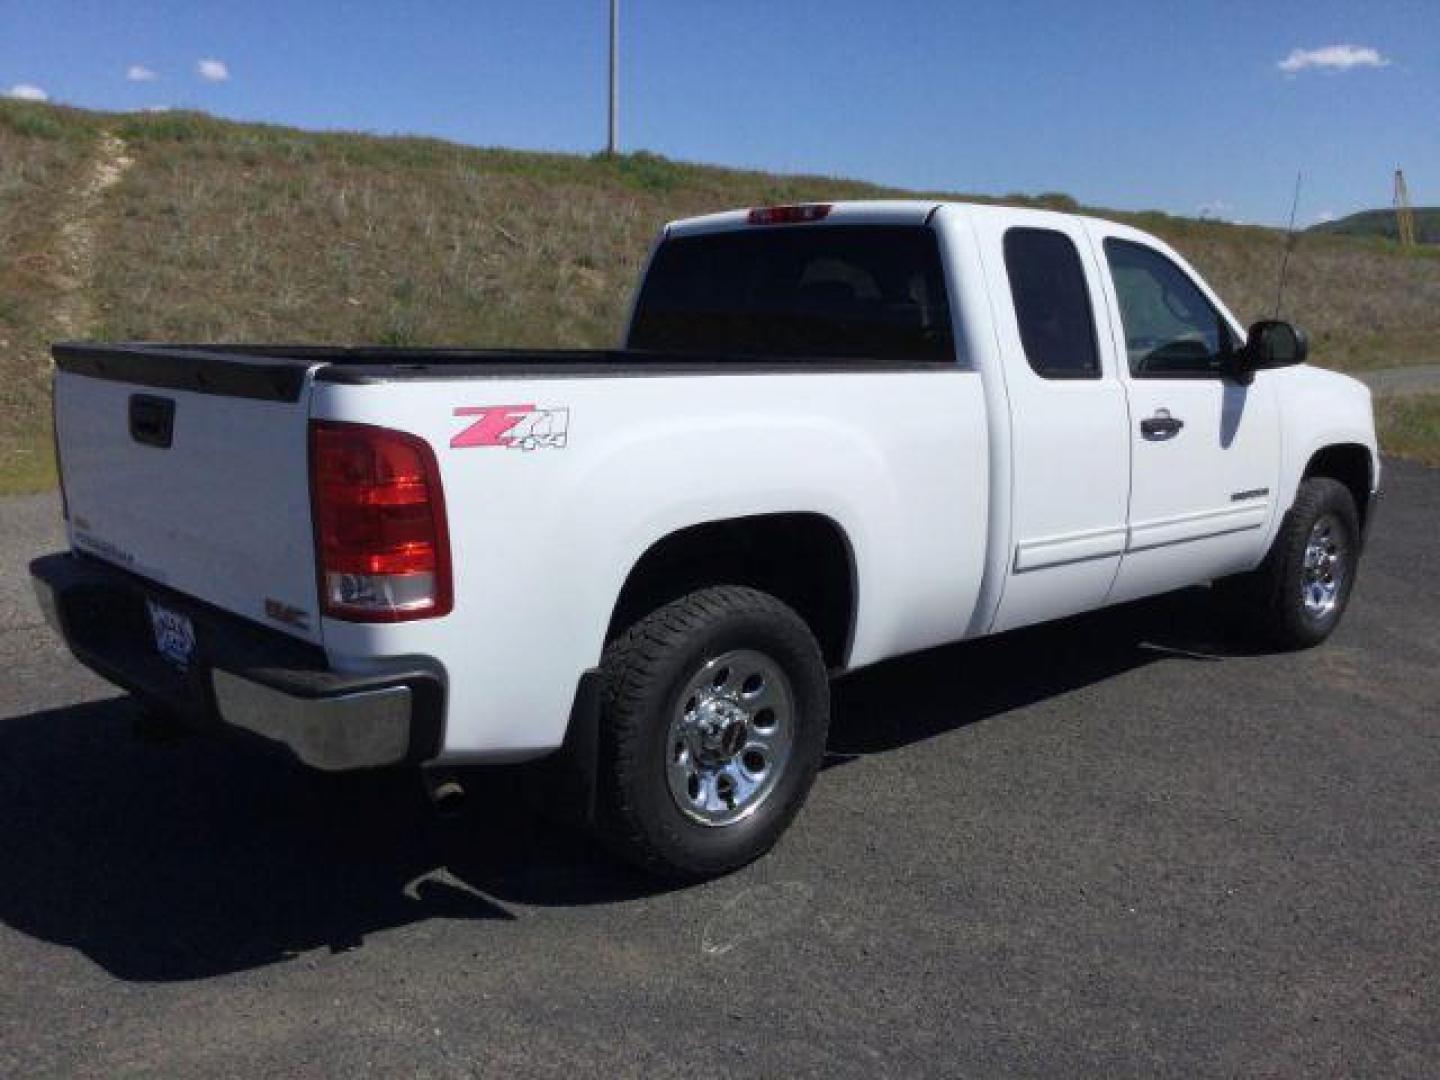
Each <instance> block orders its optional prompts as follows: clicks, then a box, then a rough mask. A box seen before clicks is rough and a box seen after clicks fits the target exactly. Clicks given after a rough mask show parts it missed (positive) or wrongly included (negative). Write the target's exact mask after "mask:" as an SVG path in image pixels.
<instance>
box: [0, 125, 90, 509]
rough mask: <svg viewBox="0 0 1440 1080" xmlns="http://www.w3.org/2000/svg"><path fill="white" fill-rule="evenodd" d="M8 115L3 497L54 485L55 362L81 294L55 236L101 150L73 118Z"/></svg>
mask: <svg viewBox="0 0 1440 1080" xmlns="http://www.w3.org/2000/svg"><path fill="white" fill-rule="evenodd" d="M5 104H6V106H7V107H6V108H5V109H4V110H3V111H0V490H6V489H20V490H25V489H32V488H38V487H45V486H49V485H50V484H53V483H54V463H53V461H52V460H51V454H50V446H49V441H48V440H49V420H50V417H49V404H48V401H49V398H48V391H49V354H48V352H47V349H48V346H49V342H50V339H51V338H52V337H53V336H54V330H55V326H54V316H55V312H56V308H57V305H58V304H59V303H60V301H61V299H62V298H63V296H64V294H65V292H66V290H67V289H68V288H70V287H71V286H72V285H73V282H72V281H71V280H70V279H69V273H68V268H67V267H66V266H64V265H63V263H62V261H61V259H60V256H59V252H58V250H57V246H56V244H55V237H56V235H57V232H58V229H59V227H60V215H61V212H62V209H63V207H64V205H65V197H66V194H67V192H69V191H70V190H71V189H72V188H73V187H74V186H75V184H76V182H77V180H78V177H79V175H80V172H81V170H82V169H83V167H84V165H85V162H86V161H87V160H88V158H89V155H90V151H91V145H92V143H93V141H94V129H93V127H92V126H91V124H90V122H89V120H88V118H87V117H85V116H84V115H83V114H77V113H74V112H73V111H72V110H65V109H53V108H46V107H42V106H32V105H28V104H26V103H20V102H14V103H5Z"/></svg>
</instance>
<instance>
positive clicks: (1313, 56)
mask: <svg viewBox="0 0 1440 1080" xmlns="http://www.w3.org/2000/svg"><path fill="white" fill-rule="evenodd" d="M1275 66H1276V67H1278V68H1279V69H1280V70H1281V71H1283V72H1284V73H1285V74H1286V75H1294V74H1297V73H1298V72H1301V71H1304V70H1305V69H1306V68H1319V69H1321V70H1322V71H1349V70H1350V69H1351V68H1357V67H1368V68H1382V67H1389V66H1390V60H1389V58H1388V57H1384V56H1381V55H1380V50H1379V49H1375V48H1371V47H1370V46H1369V45H1326V46H1324V47H1323V48H1319V49H1295V50H1292V51H1291V53H1290V55H1289V56H1287V57H1286V58H1285V59H1284V60H1281V61H1280V62H1279V63H1278V64H1276V65H1275Z"/></svg>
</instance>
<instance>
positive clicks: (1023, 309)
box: [1005, 229, 1100, 379]
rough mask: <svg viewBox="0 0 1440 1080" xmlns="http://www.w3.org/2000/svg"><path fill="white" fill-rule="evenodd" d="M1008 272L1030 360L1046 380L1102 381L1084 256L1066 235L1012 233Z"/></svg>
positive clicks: (1008, 235)
mask: <svg viewBox="0 0 1440 1080" xmlns="http://www.w3.org/2000/svg"><path fill="white" fill-rule="evenodd" d="M1005 272H1006V273H1007V274H1008V275H1009V277H1010V296H1011V298H1012V299H1013V300H1014V302H1015V319H1016V321H1017V322H1018V323H1019V325H1020V342H1021V344H1022V345H1024V347H1025V358H1026V359H1027V360H1029V361H1030V366H1031V367H1032V368H1034V369H1035V372H1036V374H1039V375H1043V376H1045V378H1047V379H1098V378H1099V377H1100V355H1099V352H1098V350H1097V348H1096V345H1095V317H1094V314H1093V312H1092V311H1091V309H1090V291H1089V289H1087V288H1086V285H1085V268H1084V267H1083V266H1081V265H1080V253H1079V252H1078V251H1076V250H1075V245H1074V244H1073V243H1071V241H1070V238H1069V237H1068V236H1066V235H1065V234H1064V233H1058V232H1055V231H1054V230H1052V229H1011V230H1010V231H1009V232H1007V233H1006V234H1005Z"/></svg>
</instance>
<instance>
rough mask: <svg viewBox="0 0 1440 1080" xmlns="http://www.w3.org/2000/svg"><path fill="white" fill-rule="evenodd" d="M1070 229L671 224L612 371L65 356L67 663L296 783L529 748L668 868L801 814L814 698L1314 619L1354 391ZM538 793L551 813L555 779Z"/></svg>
mask: <svg viewBox="0 0 1440 1080" xmlns="http://www.w3.org/2000/svg"><path fill="white" fill-rule="evenodd" d="M1305 353H1306V346H1305V341H1304V338H1303V337H1302V336H1300V334H1299V333H1298V332H1297V331H1296V330H1294V329H1293V328H1292V327H1291V326H1289V325H1288V324H1285V323H1281V322H1274V321H1266V322H1260V323H1257V324H1256V325H1254V326H1252V327H1250V329H1249V332H1248V334H1247V333H1246V331H1245V330H1244V329H1242V327H1241V326H1240V325H1239V324H1238V323H1237V322H1236V321H1235V319H1234V318H1233V317H1232V316H1231V315H1230V313H1229V312H1228V311H1227V310H1226V308H1225V306H1224V304H1222V303H1221V302H1220V300H1219V298H1218V297H1217V296H1216V295H1215V294H1214V292H1212V291H1211V290H1210V289H1209V288H1208V287H1207V286H1206V284H1205V283H1204V282H1203V281H1202V280H1201V279H1200V277H1199V276H1198V275H1197V274H1196V273H1195V272H1194V271H1193V270H1192V269H1191V268H1190V267H1189V266H1188V265H1187V264H1186V262H1185V260H1184V259H1182V258H1181V257H1180V256H1179V255H1178V254H1176V253H1175V252H1174V251H1172V250H1171V249H1170V248H1168V247H1167V246H1166V245H1164V244H1163V243H1161V242H1159V241H1158V240H1156V239H1154V238H1153V237H1151V236H1148V235H1146V234H1144V233H1141V232H1137V231H1136V230H1134V229H1131V228H1126V227H1124V226H1121V225H1117V224H1112V223H1110V222H1106V221H1100V220H1095V219H1090V218H1083V217H1077V216H1072V215H1067V214H1060V213H1050V212H1044V211H1035V210H1017V209H1008V208H1001V207H992V206H976V205H967V204H954V203H941V204H936V203H933V202H868V203H860V202H857V203H848V204H846V203H837V204H833V205H831V204H804V205H792V206H779V207H764V208H759V209H754V210H749V211H743V210H742V211H735V212H730V213H721V214H714V215H710V216H706V217H699V218H694V219H691V220H686V221H679V222H675V223H672V224H670V225H668V226H667V227H666V228H665V229H664V230H663V232H662V233H661V234H660V236H659V238H658V240H657V242H656V244H655V246H654V248H653V250H652V253H651V256H650V260H649V265H648V268H647V270H646V273H645V275H644V278H643V281H642V283H641V285H640V288H639V290H638V292H637V294H636V298H635V302H634V306H633V310H632V312H631V315H630V320H629V328H628V331H627V334H626V340H625V343H624V347H623V348H622V349H619V350H615V351H591V352H540V351H526V352H520V351H475V350H451V349H424V350H422V349H379V348H321V347H300V346H285V345H281V346H271V345H250V346H243V345H238V346H237V345H222V346H216V345H155V344H122V345H105V344H58V345H56V346H55V348H54V356H55V362H56V368H57V370H56V375H55V423H56V432H57V439H56V442H57V452H58V454H59V457H60V464H61V475H62V479H63V494H64V501H65V516H66V523H67V529H68V536H69V542H70V550H69V551H68V552H64V553H58V554H55V555H51V556H47V557H44V558H41V559H39V560H37V561H36V562H35V563H34V564H33V566H32V573H33V577H34V580H35V583H36V586H37V589H38V593H39V597H40V602H41V604H42V606H43V608H44V609H45V611H46V612H47V614H48V616H49V617H50V619H51V621H52V623H53V625H54V626H55V627H57V628H58V630H59V632H60V633H61V634H62V635H63V636H64V637H65V639H66V641H67V642H68V643H69V646H70V648H71V649H72V650H73V652H74V653H75V655H76V656H77V657H78V658H79V659H80V660H81V661H82V662H84V663H85V664H87V665H89V666H90V667H91V668H93V669H94V670H96V671H97V672H99V673H100V674H101V675H103V676H105V677H107V678H108V679H110V680H112V681H114V682H115V683H117V684H119V685H120V686H121V687H124V688H126V689H128V690H130V691H132V692H133V693H134V694H135V695H137V696H138V697H139V699H140V700H141V701H142V702H143V703H144V704H145V705H146V706H147V707H148V708H149V709H151V710H154V711H155V712H156V713H157V714H159V715H163V716H165V717H169V718H171V720H172V721H174V722H184V723H185V724H187V725H202V726H203V725H214V726H221V727H227V728H231V729H237V728H238V729H245V730H248V731H249V732H251V733H255V734H258V735H260V736H263V737H264V738H266V739H269V740H271V741H273V742H277V743H280V744H283V745H284V746H286V747H288V748H289V749H290V751H292V752H293V753H294V755H295V756H297V757H298V758H299V759H300V760H302V761H304V762H306V763H308V764H310V765H312V766H315V767H318V768H321V769H358V768H372V767H377V766H385V765H394V764H400V763H409V764H414V765H420V766H425V767H426V769H427V770H429V773H428V774H429V775H432V776H434V775H441V774H443V773H444V772H445V771H446V770H453V769H456V768H458V767H459V766H461V765H463V764H464V763H466V762H476V761H490V762H495V761H506V762H524V761H530V760H534V759H539V758H542V757H547V756H548V757H549V758H550V764H551V765H553V768H549V767H546V768H542V769H540V770H538V771H539V772H546V773H548V774H549V778H550V781H553V787H547V790H548V791H550V794H548V795H547V796H546V797H547V798H550V799H553V800H557V801H560V802H568V803H570V804H571V805H570V809H572V810H574V811H575V812H576V814H577V816H579V817H581V818H582V819H583V820H585V821H586V822H588V823H589V824H590V825H591V826H593V828H594V829H595V831H596V832H597V834H598V835H599V836H600V837H602V838H603V839H604V840H605V841H606V842H607V843H608V844H609V845H611V846H612V847H613V848H614V849H615V850H617V851H618V852H619V853H621V854H622V855H624V856H626V857H628V858H630V859H632V860H634V861H636V862H638V863H639V864H641V865H642V866H644V867H647V868H648V869H650V870H652V871H654V872H657V873H660V874H664V875H668V876H671V877H676V878H696V877H703V876H706V875H713V874H718V873H722V872H724V871H727V870H730V869H733V868H735V867H737V866H740V865H742V864H744V863H745V862H747V861H749V860H751V859H754V858H756V857H757V856H759V855H760V854H762V853H763V852H765V851H766V850H767V849H768V848H769V847H770V846H771V845H772V844H773V843H774V842H775V840H776V839H777V837H778V836H779V835H780V833H781V832H782V831H783V830H784V828H785V827H786V825H787V824H788V823H789V821H790V820H791V819H792V817H793V816H794V815H795V813H796V812H797V811H798V810H799V808H800V806H801V804H802V802H803V801H804V799H805V797H806V795H807V793H808V791H809V788H810V786H811V783H812V781H813V780H814V777H815V775H816V770H817V767H818V765H819V764H820V760H821V756H822V754H823V752H824V748H825V740H826V729H827V724H828V714H829V677H830V676H831V675H832V674H834V673H838V672H843V671H846V670H850V669H854V668H858V667H862V666H864V665H867V664H873V663H875V662H877V661H879V660H884V659H885V658H887V657H893V656H896V655H897V654H901V653H906V652H910V651H913V650H918V649H925V648H929V647H931V646H935V645H939V644H941V643H944V642H954V641H960V640H962V639H966V638H974V637H979V636H982V635H986V634H996V633H1000V632H1003V631H1006V630H1009V629H1011V628H1013V627H1019V626H1024V625H1026V624H1030V623H1036V622H1039V621H1042V620H1047V619H1056V618H1060V617H1062V616H1067V615H1071V614H1074V613H1076V612H1081V611H1086V610H1090V609H1093V608H1099V607H1101V606H1103V605H1107V604H1115V603H1120V602H1124V601H1128V600H1133V599H1135V598H1137V597H1142V596H1147V595H1151V594H1155V593H1160V592H1164V591H1167V590H1172V589H1177V588H1181V587H1185V586H1190V585H1194V584H1196V583H1203V582H1215V583H1217V590H1216V591H1217V592H1224V593H1228V594H1231V595H1232V596H1233V598H1235V599H1236V600H1238V601H1239V602H1243V603H1248V604H1249V605H1250V607H1251V610H1252V611H1253V619H1252V625H1254V626H1256V627H1259V628H1261V629H1263V631H1264V632H1265V633H1266V634H1267V635H1268V636H1269V638H1270V640H1271V641H1272V642H1273V643H1274V644H1275V645H1276V646H1277V647H1282V648H1295V647H1302V646H1309V645H1314V644H1316V643H1318V642H1320V641H1322V640H1323V639H1324V638H1325V637H1326V636H1327V635H1328V634H1329V633H1330V632H1331V631H1332V630H1333V629H1334V627H1335V625H1336V623H1337V622H1338V621H1339V619H1340V617H1341V614H1342V613H1343V611H1344V609H1345V606H1346V602H1347V600H1348V598H1349V595H1350V590H1351V588H1352V586H1353V585H1354V582H1355V574H1356V569H1357V561H1358V559H1359V556H1360V551H1361V542H1362V536H1363V534H1364V529H1365V526H1366V524H1367V522H1368V520H1369V517H1370V513H1371V505H1372V502H1373V499H1374V496H1375V495H1376V493H1377V489H1378V484H1379V475H1380V461H1379V457H1378V456H1377V451H1376V443H1375V432H1374V426H1373V422H1372V413H1371V404H1370V398H1369V394H1368V392H1367V391H1366V389H1365V388H1364V387H1363V386H1362V385H1361V384H1360V383H1358V382H1355V381H1354V380H1351V379H1348V378H1345V377H1344V376H1341V375H1337V374H1333V373H1331V372H1328V371H1323V370H1319V369H1317V368H1314V367H1310V366H1307V365H1305V363H1304V360H1305ZM548 783H549V781H547V784H548Z"/></svg>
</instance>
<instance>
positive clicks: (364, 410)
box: [312, 368, 989, 760]
mask: <svg viewBox="0 0 1440 1080" xmlns="http://www.w3.org/2000/svg"><path fill="white" fill-rule="evenodd" d="M312 400H313V409H312V412H313V415H314V416H316V417H317V418H324V419H334V420H349V421H354V422H360V423H371V424H380V425H384V426H387V427H392V428H398V429H401V430H405V431H411V432H414V433H416V434H419V435H421V436H423V437H424V438H426V439H427V440H428V441H429V442H430V443H431V445H432V446H433V447H434V448H435V451H436V455H437V458H438V460H439V463H440V470H441V474H442V478H443V482H444V487H445V498H446V504H447V511H448V516H449V525H450V539H451V547H452V551H453V559H454V584H455V608H454V611H453V612H452V613H451V614H450V615H448V616H446V617H444V618H441V619H434V620H425V621H417V622H414V623H401V624H396V625H358V624H352V623H345V622H338V621H335V620H327V621H326V624H325V628H324V637H325V645H326V648H327V650H328V651H329V652H330V653H331V656H332V661H333V662H334V663H335V664H336V666H337V667H341V668H350V669H359V670H363V669H365V668H366V667H368V666H371V665H375V664H380V663H384V662H386V661H387V660H388V658H393V657H401V656H413V655H422V656H431V657H434V658H436V659H438V660H439V661H440V662H441V663H442V664H443V665H444V667H445V669H446V672H447V677H448V682H449V702H448V709H447V732H446V740H445V749H446V753H447V754H450V755H461V754H477V755H481V756H485V757H489V758H494V759H497V760H503V759H522V758H525V757H531V756H535V755H537V754H539V753H543V752H545V751H547V750H550V749H553V748H554V747H556V746H558V745H559V744H560V742H561V741H562V740H563V737H564V732H565V726H566V723H567V720H568V717H569V713H570V708H571V703H572V699H573V696H574V693H575V688H576V682H577V680H578V678H579V676H580V675H581V673H582V672H584V671H585V670H586V669H587V668H590V667H593V666H595V665H596V664H597V663H598V662H599V660H600V655H601V652H602V649H603V646H604V634H605V630H606V627H607V625H608V623H609V620H610V616H611V613H612V610H613V608H614V605H615V601H616V599H617V597H618V595H619V592H620V589H621V586H622V585H623V583H624V581H625V578H626V575H627V574H628V573H629V571H630V569H631V568H632V567H633V566H634V565H635V563H636V562H637V560H638V559H639V558H640V556H641V555H642V554H643V553H644V552H645V551H646V550H647V549H648V548H649V547H650V546H651V545H652V544H654V543H655V542H656V541H658V540H660V539H661V538H663V537H664V536H666V535H668V534H669V533H671V532H674V531H676V530H679V529H682V528H686V527H688V526H691V525H696V524H701V523H704V522H708V521H716V520H723V519H726V518H734V517H746V516H751V515H756V514H765V513H779V512H810V513H817V514H823V515H825V516H826V517H828V518H830V519H831V520H833V521H834V522H835V523H836V524H837V525H839V526H840V528H841V529H843V530H844V532H845V534H846V536H847V538H848V540H849V544H850V547H851V550H852V553H853V557H854V561H855V566H854V570H855V579H856V586H857V589H856V591H857V599H858V613H857V619H856V624H855V632H854V637H853V643H852V648H851V655H850V658H849V660H850V664H851V665H852V666H858V665H863V664H867V663H872V662H874V661H876V660H879V659H882V658H884V657H887V656H892V655H895V654H898V653H902V652H906V651H911V650H914V649H920V648H925V647H928V646H930V645H934V644H938V643H940V642H944V641H948V640H953V639H956V638H959V637H961V636H963V635H964V633H965V629H966V626H967V624H968V623H969V621H970V618H971V615H972V611H973V608H974V606H975V601H976V596H977V593H978V590H979V583H980V578H981V572H982V567H983V559H984V554H985V538H986V514H987V487H988V485H987V474H988V469H989V462H988V448H987V433H986V422H985V409H984V401H983V398H982V393H981V387H980V383H979V377H978V375H976V374H975V373H973V372H968V371H963V370H961V369H959V368H954V369H950V368H945V369H939V370H929V371H910V370H905V371H896V372H893V373H890V372H883V373H872V372H864V373H860V372H856V373H843V374H831V373H810V374H793V373H784V374H773V375H771V374H744V375H725V374H704V375H699V374H695V375H691V374H687V375H683V376H673V375H663V376H661V375H657V376H644V375H637V376H634V377H607V378H573V377H555V378H527V379H520V380H517V379H496V378H486V377H479V378H473V377H472V378H456V379H448V380H447V379H436V380H433V381H411V380H399V381H395V382H389V383H372V384H358V385H353V384H332V383H325V382H320V383H317V384H316V386H315V390H314V395H313V399H312ZM501 406H516V407H519V406H534V407H537V408H540V409H566V410H568V429H567V434H566V439H565V445H564V446H563V447H554V446H542V447H538V448H536V449H531V450H524V449H519V448H516V447H507V446H503V445H486V444H480V445H452V443H453V442H454V441H455V440H456V438H457V436H461V435H462V433H463V432H464V431H466V429H467V428H468V427H469V426H470V425H471V424H472V423H473V422H474V420H475V416H474V415H473V414H472V415H457V410H461V409H471V410H473V409H487V408H495V407H501ZM459 441H460V443H462V444H463V443H465V442H466V441H467V440H466V439H464V438H463V437H462V438H461V439H460V440H459Z"/></svg>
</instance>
